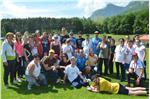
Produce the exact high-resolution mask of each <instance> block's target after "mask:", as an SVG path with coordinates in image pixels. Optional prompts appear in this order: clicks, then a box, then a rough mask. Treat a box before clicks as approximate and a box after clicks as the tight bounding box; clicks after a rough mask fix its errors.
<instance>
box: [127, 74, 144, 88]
mask: <svg viewBox="0 0 150 99" xmlns="http://www.w3.org/2000/svg"><path fill="white" fill-rule="evenodd" d="M131 78H134V81H136V80H137V78H138V75H136V73H135V72H133V73H129V74H127V81H128V84H130V83H131V80H130V79H131ZM141 82H142V79H141V80H140V84H139V85H136V83H135V82H134V86H136V87H139V86H141Z"/></svg>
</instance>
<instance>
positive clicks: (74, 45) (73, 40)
mask: <svg viewBox="0 0 150 99" xmlns="http://www.w3.org/2000/svg"><path fill="white" fill-rule="evenodd" d="M69 37H70V38H71V46H72V48H73V53H74V52H75V49H76V47H77V45H76V38H75V37H74V35H73V32H70V34H69Z"/></svg>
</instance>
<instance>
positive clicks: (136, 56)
mask: <svg viewBox="0 0 150 99" xmlns="http://www.w3.org/2000/svg"><path fill="white" fill-rule="evenodd" d="M132 58H133V60H134V61H137V60H138V54H137V53H136V52H134V53H133V54H132Z"/></svg>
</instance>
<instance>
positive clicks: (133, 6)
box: [90, 1, 149, 19]
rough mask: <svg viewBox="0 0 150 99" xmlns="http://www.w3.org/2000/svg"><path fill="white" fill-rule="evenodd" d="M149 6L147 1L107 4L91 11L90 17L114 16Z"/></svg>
mask: <svg viewBox="0 0 150 99" xmlns="http://www.w3.org/2000/svg"><path fill="white" fill-rule="evenodd" d="M148 8H149V1H132V2H130V3H129V4H128V5H127V6H125V7H120V6H116V5H114V4H111V3H110V4H108V5H107V6H106V7H105V8H103V9H98V10H96V11H94V12H93V13H92V15H91V16H90V18H91V19H98V18H102V19H104V18H106V17H111V16H116V15H120V14H124V13H130V12H136V11H139V10H143V9H148Z"/></svg>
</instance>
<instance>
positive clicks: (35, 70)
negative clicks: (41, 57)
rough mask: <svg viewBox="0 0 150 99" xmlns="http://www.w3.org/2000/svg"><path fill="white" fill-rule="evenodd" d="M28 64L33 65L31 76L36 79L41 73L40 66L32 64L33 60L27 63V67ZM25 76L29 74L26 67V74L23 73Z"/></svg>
mask: <svg viewBox="0 0 150 99" xmlns="http://www.w3.org/2000/svg"><path fill="white" fill-rule="evenodd" d="M30 64H34V65H35V68H34V70H33V75H34V76H35V77H38V76H39V75H40V72H41V65H40V63H38V64H37V65H36V64H35V63H34V60H33V61H31V62H30V63H29V65H30ZM25 74H26V75H30V74H29V68H28V67H27V69H26V72H25Z"/></svg>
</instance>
